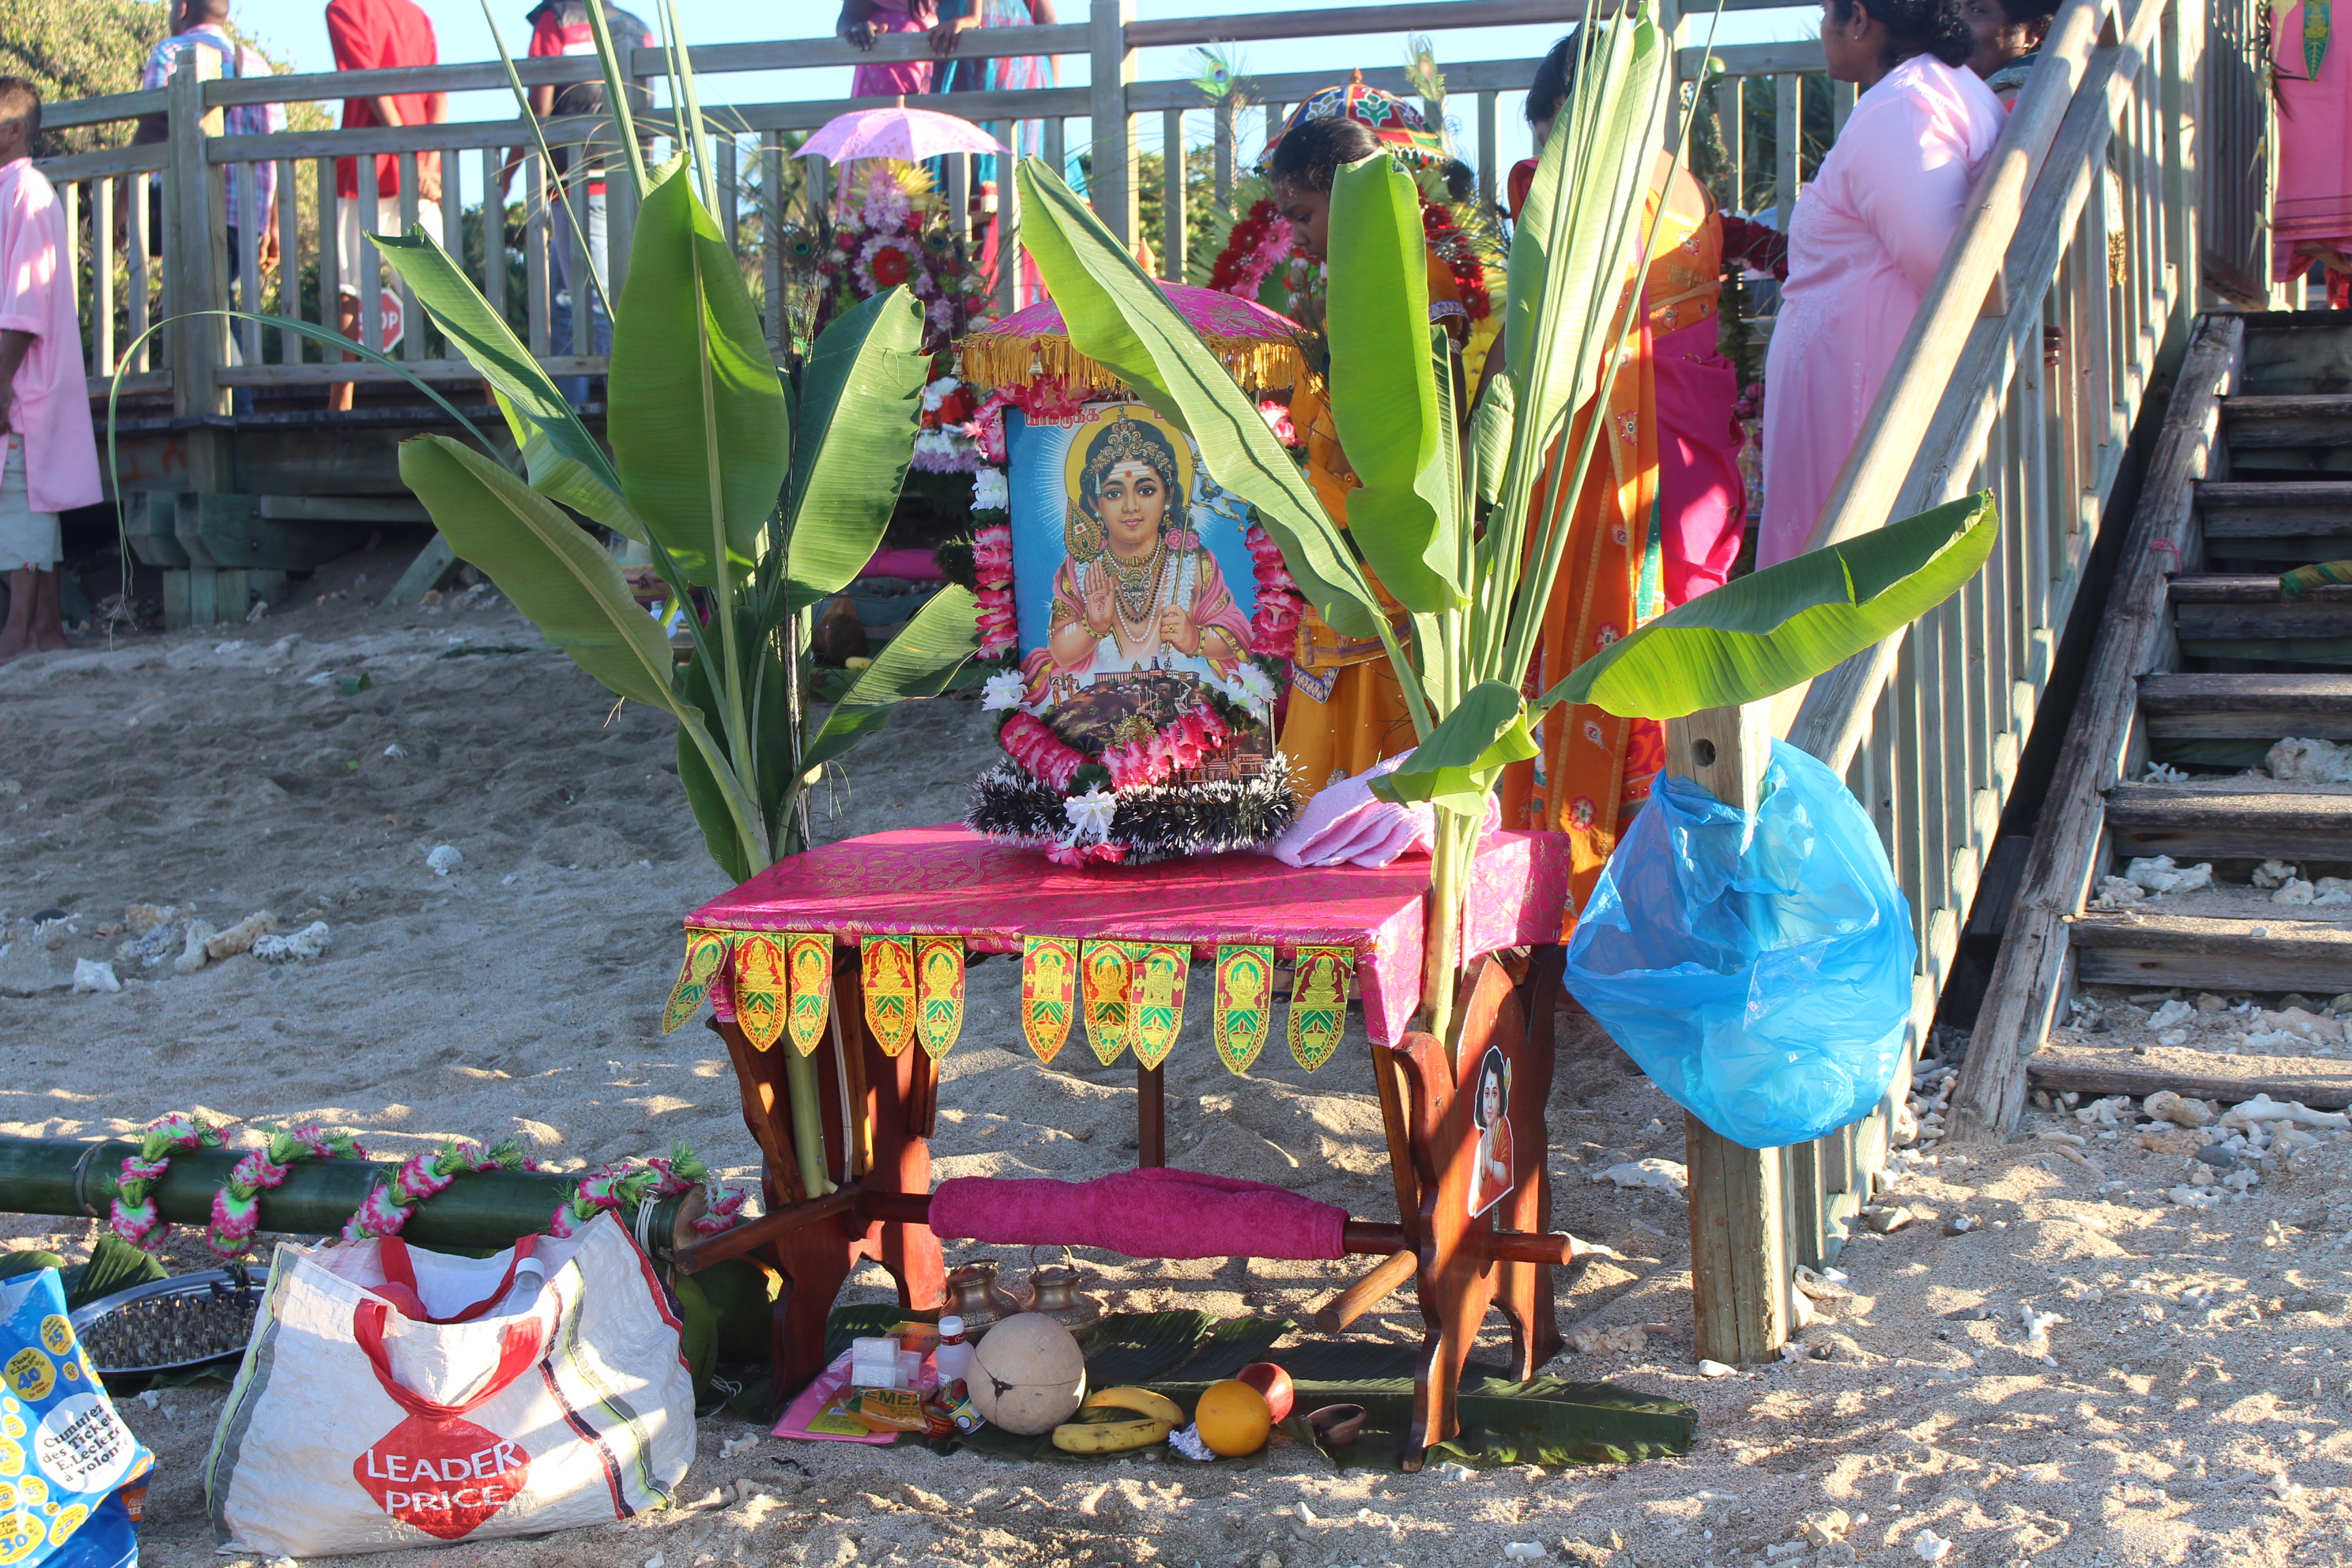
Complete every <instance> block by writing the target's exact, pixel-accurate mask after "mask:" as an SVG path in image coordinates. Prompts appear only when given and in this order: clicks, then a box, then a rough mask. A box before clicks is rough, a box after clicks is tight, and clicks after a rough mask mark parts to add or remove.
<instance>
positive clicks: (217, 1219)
mask: <svg viewBox="0 0 2352 1568" xmlns="http://www.w3.org/2000/svg"><path fill="white" fill-rule="evenodd" d="M366 1158H367V1151H366V1150H364V1149H362V1148H361V1147H360V1146H359V1143H358V1142H357V1141H356V1140H354V1139H353V1138H352V1135H351V1134H350V1133H348V1132H329V1131H326V1130H325V1129H324V1128H321V1127H319V1126H316V1125H315V1124H311V1123H305V1124H304V1125H302V1126H300V1127H288V1128H280V1129H278V1131H274V1132H271V1133H270V1134H269V1142H268V1145H267V1146H266V1147H264V1148H260V1149H256V1150H254V1151H253V1152H251V1153H249V1154H247V1155H246V1156H245V1158H243V1159H241V1160H239V1161H238V1162H237V1163H236V1164H235V1165H234V1166H232V1167H231V1168H230V1170H229V1173H228V1185H226V1186H225V1187H223V1188H222V1189H221V1190H220V1191H219V1192H217V1193H215V1194H213V1220H212V1224H211V1226H209V1227H207V1229H206V1230H205V1242H206V1244H207V1245H209V1246H210V1247H212V1249H213V1251H214V1252H215V1254H217V1255H218V1256H220V1257H222V1258H240V1257H243V1256H244V1255H245V1254H246V1253H247V1252H249V1251H251V1250H252V1249H253V1233H254V1231H255V1230H256V1229H257V1227H258V1226H259V1225H260V1223H261V1194H264V1193H266V1192H268V1190H269V1189H270V1188H272V1187H275V1186H278V1185H280V1184H283V1183H284V1182H285V1180H286V1178H287V1177H288V1176H289V1175H290V1174H292V1173H293V1169H294V1167H295V1166H296V1165H297V1164H299V1163H300V1162H302V1161H304V1160H364V1159H366Z"/></svg>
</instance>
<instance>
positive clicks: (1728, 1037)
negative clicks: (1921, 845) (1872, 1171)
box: [1568, 741, 1918, 1149]
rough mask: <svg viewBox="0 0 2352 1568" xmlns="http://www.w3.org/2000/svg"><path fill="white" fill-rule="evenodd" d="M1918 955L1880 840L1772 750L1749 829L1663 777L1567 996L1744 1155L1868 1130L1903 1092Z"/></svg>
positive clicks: (1625, 842) (1785, 750)
mask: <svg viewBox="0 0 2352 1568" xmlns="http://www.w3.org/2000/svg"><path fill="white" fill-rule="evenodd" d="M1917 957H1918V944H1917V943H1916V942H1915V941H1914V940H1913V937H1912V930H1911V910H1910V908H1909V906H1908V905H1906V903H1905V902H1904V900H1903V895H1902V893H1901V891H1900V890H1899V889H1897V888H1896V887H1895V869H1894V868H1893V867H1892V866H1890V865H1888V864H1887V860H1886V850H1885V847H1884V846H1882V845H1881V844H1880V843H1879V840H1878V830H1877V828H1876V827H1874V826H1873V825H1872V823H1871V820H1870V818H1869V817H1868V816H1866V815H1864V812H1863V809H1862V806H1861V804H1860V803H1859V802H1857V801H1856V800H1855V799H1854V798H1853V795H1852V794H1850V793H1849V792H1848V791H1847V789H1846V787H1845V785H1844V784H1843V782H1841V781H1840V780H1839V779H1838V777H1837V775H1835V774H1834V773H1831V772H1830V771H1829V769H1827V768H1825V767H1823V766H1822V764H1821V763H1819V762H1816V761H1815V760H1814V759H1813V758H1812V757H1811V756H1809V755H1807V754H1806V753H1805V752H1801V751H1798V750H1797V749H1796V748H1794V747H1792V746H1787V745H1783V744H1782V743H1780V742H1778V741H1775V742H1773V743H1772V760H1771V763H1770V765H1769V767H1768V768H1766V770H1765V773H1764V785H1763V792H1762V804H1761V805H1760V806H1759V808H1758V810H1757V813H1756V816H1755V819H1754V831H1753V835H1752V837H1751V835H1750V833H1749V829H1748V820H1747V818H1746V814H1744V813H1742V812H1741V811H1739V810H1738V808H1736V807H1734V806H1729V805H1725V804H1724V803H1723V802H1721V801H1719V800H1717V799H1716V798H1715V796H1713V795H1709V794H1708V793H1707V792H1706V790H1704V789H1701V788H1700V787H1699V786H1698V785H1696V784H1693V783H1692V782H1691V781H1690V780H1688V779H1683V778H1662V779H1661V780H1660V781H1659V784H1658V785H1657V787H1656V788H1654V789H1653V790H1652V791H1651V792H1650V799H1649V803H1648V804H1647V805H1644V806H1643V808H1642V811H1641V814H1640V815H1639V816H1636V817H1635V818H1634V819H1633V828H1632V830H1631V831H1629V832H1628V833H1627V834H1626V835H1625V837H1623V838H1622V840H1620V841H1619V843H1618V845H1617V849H1616V852H1615V853H1614V854H1612V855H1611V856H1610V858H1609V864H1608V866H1607V868H1604V869H1603V870H1602V872H1601V881H1600V885H1599V886H1598V887H1596V888H1595V889H1593V893H1592V898H1591V900H1590V902H1589V903H1588V905H1587V907H1586V909H1585V910H1584V911H1583V914H1582V916H1581V917H1580V919H1579V920H1578V921H1577V926H1576V934H1575V936H1574V937H1573V938H1572V939H1571V940H1570V942H1569V947H1568V989H1569V991H1570V994H1573V995H1574V996H1575V997H1576V999H1577V1000H1578V1001H1579V1002H1580V1003H1582V1004H1583V1005H1584V1006H1585V1009H1586V1010H1587V1011H1588V1012H1590V1013H1591V1015H1592V1016H1594V1017H1595V1018H1598V1019H1599V1020H1600V1021H1601V1027H1603V1028H1605V1029H1607V1030H1608V1031H1609V1036H1610V1038H1612V1039H1613V1040H1615V1041H1616V1042H1617V1043H1618V1044H1619V1045H1620V1046H1622V1047H1624V1049H1625V1054H1626V1055H1628V1056H1630V1057H1632V1058H1633V1060H1634V1061H1635V1062H1637V1063H1639V1064H1640V1066H1641V1068H1642V1070H1643V1072H1646V1073H1648V1074H1649V1075H1650V1078H1651V1079H1652V1081H1654V1083H1656V1084H1657V1086H1658V1087H1659V1088H1660V1089H1664V1090H1665V1091H1666V1093H1667V1094H1668V1095H1670V1096H1672V1097H1673V1098H1674V1100H1675V1102H1676V1103H1677V1104H1679V1105H1681V1106H1682V1107H1683V1108H1684V1109H1685V1110H1689V1111H1690V1112H1692V1113H1693V1114H1694V1115H1696V1117H1697V1118H1698V1119H1699V1120H1700V1121H1704V1122H1706V1124H1707V1125H1708V1126H1709V1127H1712V1128H1713V1129H1715V1131H1717V1132H1719V1133H1721V1134H1722V1135H1723V1136H1724V1137H1726V1138H1728V1139H1730V1140H1731V1141H1732V1142H1735V1143H1738V1144H1740V1145H1742V1146H1743V1147H1746V1148H1749V1149H1767V1148H1774V1147H1778V1146H1780V1145H1783V1144H1788V1143H1799V1142H1804V1141H1805V1140H1807V1139H1809V1138H1818V1137H1820V1136H1822V1134H1823V1133H1825V1132H1830V1131H1835V1130H1836V1129H1838V1128H1840V1127H1843V1126H1845V1125H1846V1124H1847V1123H1848V1122H1851V1121H1858V1120H1860V1119H1861V1118H1862V1117H1863V1116H1864V1115H1866V1114H1867V1113H1868V1112H1869V1111H1870V1110H1871V1108H1872V1107H1874V1106H1875V1105H1876V1104H1877V1103H1878V1101H1879V1100H1880V1098H1881V1097H1882V1096H1884V1095H1885V1092H1886V1086H1887V1085H1888V1084H1889V1083H1890V1082H1892V1081H1893V1079H1894V1077H1895V1063H1896V1061H1897V1060H1898V1059H1899V1058H1900V1056H1901V1054H1902V1050H1903V1043H1904V1036H1905V1032H1906V1029H1907V1028H1908V1026H1909V1024H1910V1018H1911V995H1912V971H1913V968H1914V967H1915V965H1916V960H1917Z"/></svg>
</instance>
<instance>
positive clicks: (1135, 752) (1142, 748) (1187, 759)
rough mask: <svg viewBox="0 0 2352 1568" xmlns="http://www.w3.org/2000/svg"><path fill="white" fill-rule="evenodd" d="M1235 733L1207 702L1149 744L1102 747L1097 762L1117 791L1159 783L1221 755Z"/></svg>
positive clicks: (1119, 743)
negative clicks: (1181, 770)
mask: <svg viewBox="0 0 2352 1568" xmlns="http://www.w3.org/2000/svg"><path fill="white" fill-rule="evenodd" d="M1233 738H1234V732H1233V731H1232V730H1230V729H1229V728H1227V727H1226V724H1225V721H1224V720H1223V719H1222V718H1220V717H1219V716H1218V714H1217V710H1215V709H1213V708H1212V707H1210V706H1209V705H1208V704H1207V703H1206V702H1202V703H1198V704H1196V705H1194V706H1193V707H1192V708H1191V709H1190V710H1187V711H1185V712H1183V713H1181V714H1179V715H1177V717H1176V719H1175V721H1173V722H1171V723H1170V724H1169V725H1168V726H1167V727H1166V728H1165V729H1162V730H1160V731H1159V732H1158V733H1157V734H1155V735H1153V736H1152V737H1151V738H1150V740H1148V741H1119V742H1113V743H1112V744H1110V745H1108V746H1105V747H1104V748H1103V752H1102V755H1101V756H1100V757H1098V758H1097V759H1096V760H1097V762H1099V763H1102V765H1103V766H1104V767H1105V768H1107V769H1108V770H1109V772H1110V787H1111V788H1113V789H1115V790H1121V789H1140V788H1142V787H1144V786H1145V785H1147V784H1158V783H1159V782H1160V780H1162V779H1164V778H1166V777H1167V776H1168V775H1169V774H1170V773H1174V772H1175V771H1176V770H1177V769H1179V768H1196V767H1199V766H1200V765H1201V761H1202V758H1204V757H1206V756H1208V755H1209V754H1211V753H1212V752H1222V751H1223V750H1224V749H1225V747H1226V745H1227V744H1228V743H1230V742H1232V740H1233Z"/></svg>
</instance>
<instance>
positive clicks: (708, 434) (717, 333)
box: [604, 163, 793, 585]
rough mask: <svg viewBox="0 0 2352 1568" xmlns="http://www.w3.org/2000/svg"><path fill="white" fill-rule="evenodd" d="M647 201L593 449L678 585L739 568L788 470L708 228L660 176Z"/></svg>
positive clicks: (725, 259)
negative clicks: (600, 448) (723, 564)
mask: <svg viewBox="0 0 2352 1568" xmlns="http://www.w3.org/2000/svg"><path fill="white" fill-rule="evenodd" d="M666 173H667V177H666V178H664V179H663V180H662V181H661V182H660V183H659V184H656V185H655V186H654V187H653V189H652V190H651V191H650V192H648V193H647V194H646V201H645V205H644V207H643V208H642V209H641V210H640V211H639V213H638V216H637V232H636V238H635V241H634V242H633V243H632V244H631V246H630V247H629V276H628V281H627V283H626V284H625V285H624V286H623V288H622V289H621V302H620V316H619V318H618V319H617V320H616V321H614V323H613V363H612V374H611V375H610V377H609V378H608V381H607V384H608V387H609V389H610V390H609V391H608V393H607V395H606V396H607V408H608V410H609V415H608V417H607V418H606V420H605V426H604V429H605V437H606V439H608V440H609V441H610V442H611V443H612V446H613V460H614V467H615V468H618V469H619V470H620V474H621V479H622V484H623V487H624V493H625V494H626V496H627V497H628V500H629V505H630V507H631V509H632V510H635V512H636V514H637V515H638V516H639V517H641V518H643V519H644V520H645V522H646V528H647V529H648V530H649V531H650V532H651V535H652V537H653V539H654V540H655V541H656V542H659V543H660V544H661V545H663V546H664V547H665V548H667V550H668V551H669V552H670V554H671V555H672V556H673V557H675V558H676V560H677V564H678V567H679V568H680V570H682V571H683V572H685V573H686V574H687V576H688V580H689V581H691V582H693V583H695V584H702V585H709V584H712V583H714V582H715V581H716V580H717V579H716V577H715V576H714V571H715V568H714V567H713V565H712V558H713V557H714V556H715V555H716V554H718V553H719V549H720V547H721V546H720V543H719V542H720V541H721V540H722V539H723V542H724V545H723V547H724V550H725V552H726V554H727V556H728V558H729V559H730V560H731V561H733V562H734V563H736V565H737V566H738V567H739V568H741V567H748V566H749V565H751V563H753V562H754V561H755V560H756V559H757V558H758V555H759V552H760V536H761V532H762V531H764V530H765V528H766V526H767V522H768V519H769V517H770V516H771V515H772V514H773V512H774V511H775V510H776V503H777V500H778V499H779V498H780V496H781V495H782V490H783V485H784V476H785V474H786V473H787V472H789V471H790V469H791V467H792V458H793V432H792V426H791V425H790V424H789V423H788V422H787V420H786V418H785V416H784V395H783V390H782V386H781V384H780V378H779V377H778V375H777V374H776V367H775V364H774V362H773V361H772V360H771V359H770V358H769V356H768V345H767V341H766V339H765V337H764V336H763V335H762V331H761V325H760V317H759V312H758V311H757V310H755V309H754V308H753V307H752V304H751V295H750V293H749V292H748V291H746V289H744V286H743V275H742V272H741V270H740V268H739V267H738V266H737V265H736V261H735V257H734V254H733V252H732V251H730V249H729V248H728V247H727V241H726V239H725V238H724V237H722V236H721V235H720V234H719V225H718V224H717V222H716V221H714V220H713V219H712V217H711V216H710V215H709V213H707V212H705V211H703V210H702V205H701V204H700V203H699V202H698V201H696V200H695V197H694V183H693V181H691V180H689V179H687V178H685V177H684V176H683V175H682V174H680V173H679V172H678V165H677V164H676V163H672V165H671V166H670V169H669V170H668V171H667V172H666Z"/></svg>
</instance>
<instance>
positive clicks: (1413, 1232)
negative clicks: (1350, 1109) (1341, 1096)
mask: <svg viewBox="0 0 2352 1568" xmlns="http://www.w3.org/2000/svg"><path fill="white" fill-rule="evenodd" d="M1399 1048H1400V1049H1402V1047H1399ZM1402 1070H1403V1069H1402V1067H1401V1066H1400V1065H1399V1060H1398V1056H1397V1052H1396V1051H1391V1050H1384V1049H1382V1048H1381V1047H1378V1046H1375V1047H1372V1087H1373V1088H1374V1089H1376V1090H1378V1091H1379V1093H1380V1097H1381V1131H1382V1132H1383V1133H1384V1134H1386V1136H1387V1138H1388V1141H1389V1181H1390V1183H1391V1184H1392V1185H1393V1186H1394V1187H1395V1188H1396V1205H1397V1223H1398V1224H1400V1225H1402V1226H1404V1228H1405V1234H1406V1235H1408V1236H1410V1237H1413V1238H1415V1239H1416V1240H1418V1239H1419V1237H1420V1235H1421V1176H1420V1173H1419V1172H1418V1171H1417V1170H1416V1169H1415V1168H1414V1165H1413V1160H1412V1116H1411V1114H1410V1113H1409V1112H1407V1110H1405V1089H1404V1080H1403V1079H1402V1076H1401V1075H1402Z"/></svg>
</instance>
